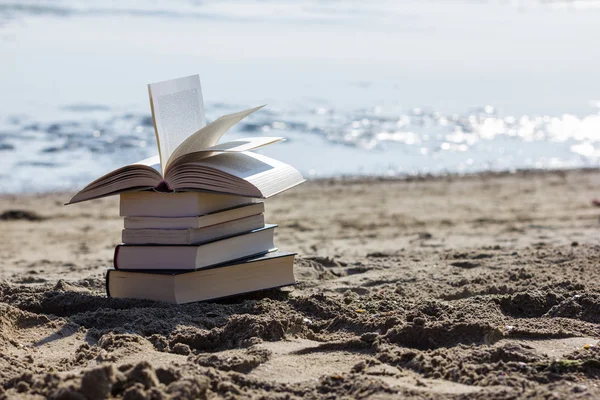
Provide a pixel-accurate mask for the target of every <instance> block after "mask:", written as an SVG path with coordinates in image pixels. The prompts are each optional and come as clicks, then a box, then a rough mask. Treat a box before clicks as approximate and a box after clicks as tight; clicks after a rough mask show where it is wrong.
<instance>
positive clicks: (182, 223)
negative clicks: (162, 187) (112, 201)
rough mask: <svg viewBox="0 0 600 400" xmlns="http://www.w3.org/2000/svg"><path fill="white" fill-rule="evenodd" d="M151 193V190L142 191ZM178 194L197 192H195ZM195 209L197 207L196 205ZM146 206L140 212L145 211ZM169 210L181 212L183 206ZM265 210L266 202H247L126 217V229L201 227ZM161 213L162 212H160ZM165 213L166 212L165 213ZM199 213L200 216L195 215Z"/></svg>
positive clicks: (260, 212)
mask: <svg viewBox="0 0 600 400" xmlns="http://www.w3.org/2000/svg"><path fill="white" fill-rule="evenodd" d="M140 193H150V192H140ZM177 194H195V193H194V192H188V193H177ZM230 197H237V196H230ZM194 209H196V208H195V207H194ZM144 210H146V209H144V208H142V209H140V212H144ZM168 211H169V212H171V211H173V212H175V213H178V212H181V208H179V209H176V210H172V209H171V208H169V209H168ZM263 212H265V205H264V203H253V204H245V205H241V206H238V207H232V208H229V209H225V210H222V211H216V212H209V213H206V214H203V215H198V214H201V213H192V214H191V215H192V216H189V217H187V216H179V217H169V216H168V215H166V216H165V217H125V218H124V221H125V224H124V225H125V229H199V228H204V227H207V226H212V225H218V224H222V223H225V222H228V221H234V220H237V219H241V218H246V217H250V216H252V215H258V214H262V213H263ZM184 214H185V213H184ZM158 215H161V214H158ZM163 215H164V214H163ZM195 215H198V216H195Z"/></svg>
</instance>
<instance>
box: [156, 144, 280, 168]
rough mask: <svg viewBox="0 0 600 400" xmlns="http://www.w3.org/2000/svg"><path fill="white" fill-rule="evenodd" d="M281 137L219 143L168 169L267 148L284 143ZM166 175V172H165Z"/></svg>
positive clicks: (191, 154)
mask: <svg viewBox="0 0 600 400" xmlns="http://www.w3.org/2000/svg"><path fill="white" fill-rule="evenodd" d="M284 140H285V139H284V138H282V137H252V138H242V139H236V140H232V141H229V142H225V143H219V144H217V145H215V146H212V147H208V148H206V149H202V150H199V151H196V152H193V153H188V154H185V155H183V156H181V157H179V158H177V159H174V160H172V161H171V162H169V167H168V168H173V167H174V166H176V165H180V164H184V163H186V162H194V161H199V160H201V159H203V158H206V157H210V156H212V155H214V154H216V153H230V152H231V153H235V152H241V151H248V150H253V149H257V148H259V147H263V146H267V145H269V144H272V143H277V142H281V141H284ZM166 173H168V172H166Z"/></svg>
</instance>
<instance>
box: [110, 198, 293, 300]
mask: <svg viewBox="0 0 600 400" xmlns="http://www.w3.org/2000/svg"><path fill="white" fill-rule="evenodd" d="M120 200H121V202H120V214H121V216H123V217H125V218H124V221H125V229H123V231H122V242H123V243H122V244H120V245H118V246H117V247H116V249H115V257H114V269H110V270H109V271H108V273H107V278H106V287H107V292H108V294H109V296H112V297H131V298H145V299H149V298H151V299H154V300H161V301H168V302H171V303H187V302H191V301H200V300H208V299H214V298H219V297H225V296H231V295H235V294H239V293H247V292H252V291H255V290H261V289H267V288H273V287H279V286H285V285H290V284H293V283H294V282H295V281H294V272H293V265H294V254H293V253H287V252H281V251H277V249H276V247H275V244H274V238H273V233H274V230H275V227H276V225H271V224H265V219H264V214H263V212H264V210H265V207H264V202H259V201H256V200H255V199H252V198H249V197H243V196H231V195H219V194H208V193H198V192H184V193H153V192H132V193H124V194H121V199H120Z"/></svg>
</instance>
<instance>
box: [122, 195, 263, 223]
mask: <svg viewBox="0 0 600 400" xmlns="http://www.w3.org/2000/svg"><path fill="white" fill-rule="evenodd" d="M257 202H258V201H257V200H256V199H252V198H250V197H242V196H231V195H228V194H215V193H201V192H180V193H169V192H154V191H144V192H126V193H121V195H120V202H119V214H120V215H121V216H122V217H198V216H201V215H205V214H209V213H214V212H217V211H225V210H228V209H230V208H234V207H238V206H243V205H249V204H253V203H257ZM165 219H166V218H165ZM126 222H127V218H126Z"/></svg>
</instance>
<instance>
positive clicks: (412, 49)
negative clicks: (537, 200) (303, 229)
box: [0, 0, 600, 192]
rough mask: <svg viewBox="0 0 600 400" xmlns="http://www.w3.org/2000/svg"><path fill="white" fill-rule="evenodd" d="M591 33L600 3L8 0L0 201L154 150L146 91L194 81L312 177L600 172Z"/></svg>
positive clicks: (0, 84)
mask: <svg viewBox="0 0 600 400" xmlns="http://www.w3.org/2000/svg"><path fill="white" fill-rule="evenodd" d="M141 4H142V5H141ZM598 38H600V2H596V1H568V2H561V1H545V2H540V1H536V0H530V1H520V2H510V1H502V2H496V1H465V0H463V1H442V0H437V1H435V0H434V1H429V2H423V1H411V0H407V1H373V2H364V1H361V2H358V1H356V2H354V1H309V0H287V1H257V2H248V1H242V0H231V1H225V2H221V1H219V2H217V1H206V2H201V1H193V0H189V1H184V0H181V1H167V0H155V1H145V2H137V1H112V2H111V1H106V0H82V1H75V0H66V1H58V0H57V1H6V0H0V192H20V191H42V190H54V189H74V188H78V187H81V186H83V185H85V184H86V183H88V182H89V181H90V180H92V179H94V178H96V177H98V176H99V175H101V174H102V173H104V172H107V171H109V170H111V169H114V168H116V167H118V166H121V165H125V164H128V163H130V162H134V161H137V160H139V159H141V158H144V157H147V156H149V155H152V154H154V153H156V144H155V139H154V133H153V129H152V125H151V122H150V119H149V106H148V98H147V90H146V84H147V83H148V82H155V81H159V80H164V79H170V78H176V77H179V76H185V75H191V74H195V73H199V74H200V78H201V80H202V85H203V92H204V99H205V101H206V103H207V104H206V108H207V114H208V119H214V118H216V117H218V116H219V115H220V114H223V113H227V112H231V111H238V110H240V109H243V108H247V107H250V106H254V105H259V104H264V103H267V104H268V107H267V108H266V110H265V111H261V112H259V113H257V115H255V116H252V117H251V118H250V119H248V120H247V121H246V122H245V123H243V124H241V125H240V126H238V127H236V128H235V129H234V130H233V131H232V132H230V133H228V134H227V135H226V138H237V137H244V136H256V135H262V134H266V135H269V136H274V135H280V136H285V137H287V138H288V139H289V140H288V141H287V142H285V143H283V144H278V145H274V146H272V147H270V148H268V149H265V150H264V152H265V153H267V154H269V155H271V156H274V157H276V158H279V159H281V160H284V161H287V162H290V163H292V164H294V165H295V166H297V167H298V168H299V169H300V170H301V171H302V172H303V173H304V174H306V176H309V177H319V176H334V175H356V174H369V175H398V174H416V173H444V172H475V171H482V170H510V169H514V168H569V167H583V166H599V165H600V48H599V47H598V46H597V41H598Z"/></svg>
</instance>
